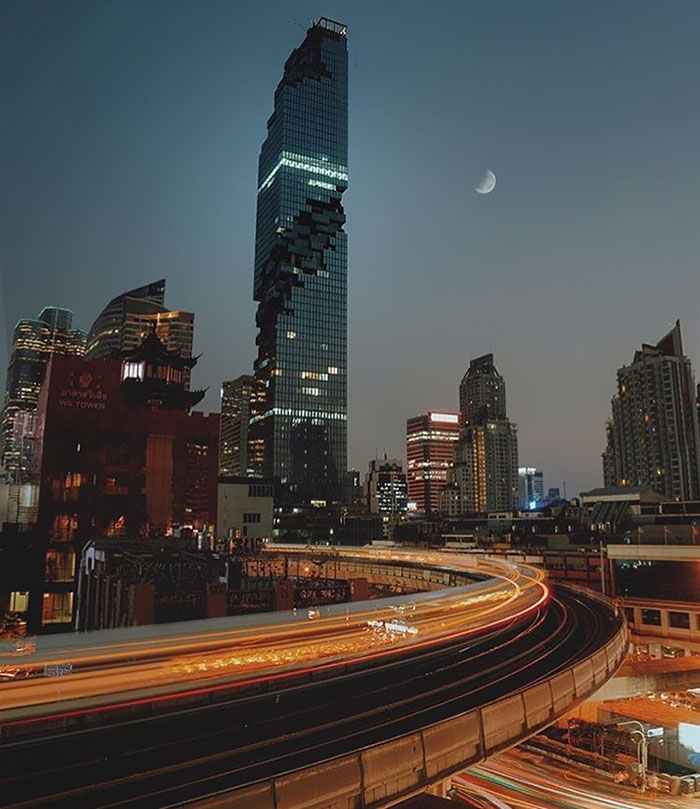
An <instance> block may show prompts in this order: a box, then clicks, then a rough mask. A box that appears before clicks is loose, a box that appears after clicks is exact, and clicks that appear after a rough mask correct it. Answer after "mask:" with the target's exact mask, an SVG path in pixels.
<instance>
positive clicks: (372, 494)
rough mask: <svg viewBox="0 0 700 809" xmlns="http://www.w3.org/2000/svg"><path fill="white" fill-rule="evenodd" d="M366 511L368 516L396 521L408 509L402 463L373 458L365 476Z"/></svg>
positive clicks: (385, 458)
mask: <svg viewBox="0 0 700 809" xmlns="http://www.w3.org/2000/svg"><path fill="white" fill-rule="evenodd" d="M365 493H366V496H367V510H368V511H369V513H370V514H381V515H382V516H383V517H391V518H393V519H396V518H397V517H399V516H400V515H401V514H405V513H406V511H407V509H408V487H407V484H406V473H405V472H404V470H403V463H402V461H400V460H398V459H397V458H387V457H386V456H384V458H374V459H373V460H371V461H370V462H369V472H368V473H367V475H366V476H365Z"/></svg>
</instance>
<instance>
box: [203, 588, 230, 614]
mask: <svg viewBox="0 0 700 809" xmlns="http://www.w3.org/2000/svg"><path fill="white" fill-rule="evenodd" d="M226 593H227V590H226V585H225V584H223V583H222V582H214V583H212V584H207V618H225V617H226Z"/></svg>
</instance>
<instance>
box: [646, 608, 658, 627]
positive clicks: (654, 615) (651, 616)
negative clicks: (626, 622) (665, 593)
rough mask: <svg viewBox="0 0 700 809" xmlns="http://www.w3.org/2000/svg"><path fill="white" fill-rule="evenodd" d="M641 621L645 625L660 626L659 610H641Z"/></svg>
mask: <svg viewBox="0 0 700 809" xmlns="http://www.w3.org/2000/svg"><path fill="white" fill-rule="evenodd" d="M642 623H643V624H646V625H647V626H661V610H642Z"/></svg>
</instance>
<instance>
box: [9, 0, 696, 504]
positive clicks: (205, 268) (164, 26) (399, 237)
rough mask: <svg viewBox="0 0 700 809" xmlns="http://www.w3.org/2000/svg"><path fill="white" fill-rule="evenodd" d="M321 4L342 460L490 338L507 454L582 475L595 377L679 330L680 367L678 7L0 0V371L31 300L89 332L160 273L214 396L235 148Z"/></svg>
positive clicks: (248, 314)
mask: <svg viewBox="0 0 700 809" xmlns="http://www.w3.org/2000/svg"><path fill="white" fill-rule="evenodd" d="M318 16H327V17H331V18H333V19H337V20H340V21H342V22H345V23H347V24H348V48H349V54H350V56H349V67H350V171H349V174H350V183H349V190H348V192H347V193H346V195H345V196H344V204H345V206H346V211H347V217H348V220H347V227H346V229H347V232H348V248H349V296H348V298H349V316H348V324H349V425H348V429H349V461H350V464H351V465H352V466H354V467H356V468H359V469H361V470H363V471H364V470H366V468H367V462H368V460H369V459H370V458H371V457H373V456H374V454H375V450H376V451H378V452H380V453H383V452H384V451H385V450H386V452H387V453H388V454H389V455H390V456H398V457H404V456H405V425H406V419H407V418H408V417H410V416H414V415H417V414H418V413H420V412H422V411H425V410H428V409H454V410H456V409H457V406H458V385H459V381H460V379H461V377H462V374H463V373H464V369H465V367H466V366H467V365H468V363H469V360H470V358H473V357H475V356H478V355H480V354H484V353H487V352H493V353H494V355H495V361H496V365H497V367H498V369H499V370H500V371H501V373H502V374H503V375H504V377H505V380H506V388H507V401H508V415H509V417H510V418H511V419H512V420H513V421H514V422H516V423H517V425H518V437H519V448H520V452H519V454H520V463H521V465H528V466H537V467H540V468H542V469H543V470H544V475H545V487H549V486H561V485H562V481H563V480H566V489H567V493H568V495H569V496H572V495H575V494H578V492H579V491H581V490H582V489H588V488H593V487H594V486H599V485H602V471H601V461H600V454H601V451H602V449H603V446H604V422H605V419H606V418H607V417H608V415H609V403H610V397H611V395H612V394H613V392H614V390H615V371H616V369H617V368H618V367H619V366H620V365H622V364H623V363H628V362H630V361H631V359H632V357H633V354H634V351H635V349H636V348H637V347H638V346H639V345H640V344H641V343H642V342H655V341H657V340H658V339H659V338H660V337H662V336H663V334H664V333H665V332H666V331H667V330H668V328H669V327H670V325H671V324H672V322H673V321H675V319H676V318H680V319H681V321H682V326H683V333H684V342H685V349H686V353H688V354H689V356H690V357H691V359H692V360H693V363H694V366H695V368H696V371H697V366H698V362H700V320H699V317H698V314H699V304H700V273H699V272H698V259H699V258H700V218H699V215H700V159H699V155H698V152H699V150H700V103H699V102H700V99H699V97H698V96H699V95H700V59H699V58H698V30H700V3H698V2H697V0H687V1H686V0H673V2H671V3H660V2H657V0H654V2H645V1H644V0H629V1H625V2H622V1H618V2H615V0H579V1H578V2H566V1H565V0H549V2H543V1H542V0H534V2H523V1H522V0H512V1H511V2H500V1H499V0H479V2H469V1H468V0H460V1H459V2H453V3H451V2H441V1H440V0H438V1H437V2H434V3H430V4H427V3H425V2H410V0H403V1H402V2H388V1H387V0H382V2H379V3H377V2H370V1H369V0H353V1H352V2H347V3H342V2H332V1H331V0H329V2H327V3H325V4H319V3H318V2H313V3H307V2H298V1H297V0H291V1H290V2H274V1H273V0H270V1H269V2H266V3H244V2H233V0H226V1H223V0H162V1H161V0H134V1H133V2H132V1H130V0H112V1H111V2H107V1H106V0H103V1H102V2H100V1H99V0H92V1H91V2H77V1H76V2H69V1H66V0H61V1H60V2H59V1H58V0H47V2H36V1H35V0H18V1H15V0H4V2H2V3H0V98H1V99H2V122H1V123H0V269H1V271H2V295H3V299H4V317H5V323H3V328H2V329H0V333H1V335H2V336H1V338H0V341H1V342H2V345H1V346H0V349H1V351H2V356H3V358H5V357H7V339H8V335H11V332H12V328H13V327H14V324H15V322H16V321H17V320H18V319H19V318H21V317H34V316H36V315H37V314H38V312H39V311H40V309H41V308H42V307H43V306H46V305H57V306H64V307H67V308H70V309H72V310H73V311H74V312H75V322H76V325H78V326H80V327H81V328H84V329H88V328H89V327H90V325H91V323H92V321H93V320H94V318H95V316H96V315H97V314H98V313H99V311H100V310H101V309H102V307H103V306H104V305H105V303H106V302H107V301H108V300H109V299H110V298H112V297H114V296H115V295H117V294H119V293H121V292H123V291H125V290H127V289H129V288H132V287H135V286H139V285H142V284H144V283H147V282H149V281H154V280H157V279H159V278H166V279H167V288H166V304H167V305H168V306H169V307H171V308H182V309H189V310H191V311H194V312H195V315H196V321H195V351H196V353H201V354H202V355H203V356H202V358H201V360H200V362H199V364H198V366H197V369H196V371H195V377H194V382H195V384H196V385H197V386H198V387H205V386H208V387H209V393H208V395H207V398H206V399H205V402H204V405H205V409H207V410H218V409H219V400H218V397H219V387H220V383H221V381H222V380H223V379H230V378H233V377H236V376H238V375H240V374H242V373H250V372H251V370H252V363H253V359H254V356H255V333H256V332H255V305H254V301H253V300H252V279H253V247H254V228H255V195H256V175H257V159H258V152H259V148H260V145H261V143H262V141H263V139H264V137H265V133H266V129H265V125H266V121H267V118H268V116H269V115H270V113H271V111H272V101H273V93H274V89H275V86H276V85H277V82H278V81H279V79H280V77H281V75H282V67H283V64H284V61H285V59H286V58H287V56H288V55H289V53H290V51H291V50H292V49H293V48H294V47H296V46H297V45H298V44H299V43H300V42H301V40H302V39H303V36H304V31H305V29H306V27H307V26H308V24H309V22H310V21H311V19H312V18H313V17H318ZM487 168H488V169H491V170H492V171H493V172H495V174H496V176H497V178H498V183H497V186H496V188H495V190H494V191H493V192H492V193H491V194H489V195H479V194H477V193H476V192H475V191H474V189H473V186H474V185H475V184H476V183H478V181H479V179H480V178H481V176H482V175H483V173H484V172H485V170H486V169H487ZM4 365H5V363H4V362H3V363H2V366H3V367H2V369H1V371H0V373H2V374H3V376H4Z"/></svg>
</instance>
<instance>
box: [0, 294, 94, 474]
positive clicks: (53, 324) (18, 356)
mask: <svg viewBox="0 0 700 809" xmlns="http://www.w3.org/2000/svg"><path fill="white" fill-rule="evenodd" d="M84 353H85V333H84V332H82V331H80V330H79V329H74V328H73V313H72V312H71V311H69V310H68V309H60V308H57V307H53V306H52V307H46V308H44V309H42V311H41V313H40V314H39V317H38V318H37V319H36V320H29V319H25V320H20V321H19V323H18V324H17V325H16V326H15V332H14V338H13V342H12V354H11V356H10V363H9V365H8V368H7V383H6V386H5V404H4V409H3V412H2V462H3V466H4V467H5V469H6V471H7V473H8V474H9V476H10V479H11V480H12V481H14V482H17V483H22V482H25V479H26V478H27V476H28V475H29V474H30V472H31V469H32V465H33V446H34V437H35V436H34V430H33V428H32V425H33V423H34V422H33V420H32V419H31V418H30V419H26V418H18V416H19V414H21V413H33V412H34V411H36V405H37V399H38V396H39V390H40V388H41V385H42V383H43V381H44V376H45V374H46V366H47V364H48V361H49V359H50V357H51V355H52V354H70V355H76V356H81V355H82V354H84Z"/></svg>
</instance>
